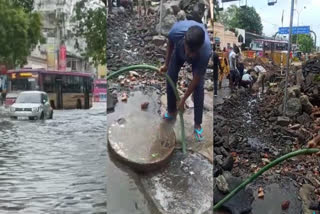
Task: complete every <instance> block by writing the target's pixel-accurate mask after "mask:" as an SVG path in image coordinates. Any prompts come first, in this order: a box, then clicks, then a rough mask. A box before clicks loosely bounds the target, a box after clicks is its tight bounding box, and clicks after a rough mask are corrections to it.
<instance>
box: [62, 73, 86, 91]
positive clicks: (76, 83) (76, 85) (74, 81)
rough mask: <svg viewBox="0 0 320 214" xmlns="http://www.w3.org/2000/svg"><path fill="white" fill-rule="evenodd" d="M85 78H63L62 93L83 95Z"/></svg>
mask: <svg viewBox="0 0 320 214" xmlns="http://www.w3.org/2000/svg"><path fill="white" fill-rule="evenodd" d="M82 85H83V77H77V76H63V77H62V92H66V93H83V92H84V91H83V87H82Z"/></svg>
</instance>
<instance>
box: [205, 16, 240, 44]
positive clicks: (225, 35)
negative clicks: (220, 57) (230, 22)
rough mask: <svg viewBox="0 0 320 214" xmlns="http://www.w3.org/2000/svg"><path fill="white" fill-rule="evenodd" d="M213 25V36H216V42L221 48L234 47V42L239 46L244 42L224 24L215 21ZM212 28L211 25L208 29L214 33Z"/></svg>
mask: <svg viewBox="0 0 320 214" xmlns="http://www.w3.org/2000/svg"><path fill="white" fill-rule="evenodd" d="M213 27H214V35H213V37H214V38H215V44H216V45H217V47H219V48H220V49H221V50H222V49H223V48H232V47H233V45H234V44H235V45H238V46H240V45H241V44H242V42H239V41H238V37H237V36H236V34H235V33H234V32H232V31H229V30H226V29H225V27H224V25H223V24H221V23H218V22H215V23H214V26H213ZM211 29H212V28H211V27H210V26H209V27H208V31H209V33H211V34H212V30H211ZM239 35H241V34H239ZM242 41H243V39H242Z"/></svg>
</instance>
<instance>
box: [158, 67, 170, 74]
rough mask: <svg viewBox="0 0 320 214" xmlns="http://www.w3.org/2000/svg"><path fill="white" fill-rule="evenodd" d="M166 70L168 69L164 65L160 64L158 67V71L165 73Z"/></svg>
mask: <svg viewBox="0 0 320 214" xmlns="http://www.w3.org/2000/svg"><path fill="white" fill-rule="evenodd" d="M167 70H168V67H167V66H166V65H163V66H161V67H160V69H159V71H160V73H166V72H167Z"/></svg>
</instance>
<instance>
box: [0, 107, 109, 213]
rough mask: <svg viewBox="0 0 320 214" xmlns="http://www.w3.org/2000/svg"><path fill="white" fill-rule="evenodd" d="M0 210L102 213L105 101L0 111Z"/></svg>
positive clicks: (104, 199) (104, 207)
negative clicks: (16, 115)
mask: <svg viewBox="0 0 320 214" xmlns="http://www.w3.org/2000/svg"><path fill="white" fill-rule="evenodd" d="M0 136H1V140H0V154H1V155H0V187H1V188H0V213H106V206H107V199H106V194H107V191H106V165H107V164H106V162H107V158H106V155H107V152H106V151H107V150H106V106H105V104H104V103H101V104H94V107H93V108H91V109H90V110H64V111H63V110H56V111H54V115H53V120H46V121H28V120H10V119H9V118H8V117H1V116H0Z"/></svg>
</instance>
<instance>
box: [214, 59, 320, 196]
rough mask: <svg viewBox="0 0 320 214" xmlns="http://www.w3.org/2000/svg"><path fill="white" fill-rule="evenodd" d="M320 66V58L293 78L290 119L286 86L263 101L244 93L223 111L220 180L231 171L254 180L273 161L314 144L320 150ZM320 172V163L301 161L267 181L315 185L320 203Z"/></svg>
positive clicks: (217, 136)
mask: <svg viewBox="0 0 320 214" xmlns="http://www.w3.org/2000/svg"><path fill="white" fill-rule="evenodd" d="M319 65H320V64H319V58H315V59H313V60H310V61H308V62H307V63H306V64H304V65H303V66H302V68H299V67H297V68H295V69H294V71H293V72H290V74H289V86H288V93H287V95H288V100H287V109H286V114H285V115H283V98H284V87H285V84H284V80H280V82H276V83H274V84H272V86H270V87H269V88H268V90H267V92H266V94H265V95H264V96H263V97H260V96H259V95H257V96H252V95H250V94H249V93H248V92H247V91H245V90H242V89H241V90H238V91H237V93H236V94H234V95H232V96H231V98H230V99H228V100H226V101H225V102H224V103H223V104H221V105H217V107H216V109H215V115H217V116H215V124H214V146H215V149H214V157H215V159H214V161H215V167H214V176H215V177H218V176H221V175H223V174H225V172H226V171H230V172H231V173H232V175H233V176H237V177H248V176H249V175H251V174H253V173H255V172H257V171H258V170H259V169H261V168H262V167H263V166H265V165H266V164H268V163H270V161H271V160H274V159H276V158H277V157H280V156H282V155H284V154H287V153H289V152H291V151H294V150H298V149H301V148H306V146H307V143H308V142H314V143H315V144H320V106H319V93H318V91H319V81H318V78H319V74H320V69H319ZM319 170H320V169H319V159H318V158H314V157H310V156H304V157H297V158H296V159H294V160H293V159H292V160H288V161H286V163H285V164H282V165H278V166H276V167H275V168H272V169H271V170H270V171H268V172H266V173H265V174H264V175H265V176H264V178H266V179H267V177H268V176H269V175H270V176H271V175H279V176H285V177H290V178H291V179H293V180H294V181H295V182H296V183H297V184H298V185H299V186H300V187H301V186H303V185H312V186H313V189H315V191H314V192H313V191H312V193H315V194H316V195H317V197H319V198H320V180H319V179H318V176H319V172H320V171H319ZM220 189H221V187H220ZM220 189H219V190H220ZM220 191H221V190H220Z"/></svg>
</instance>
